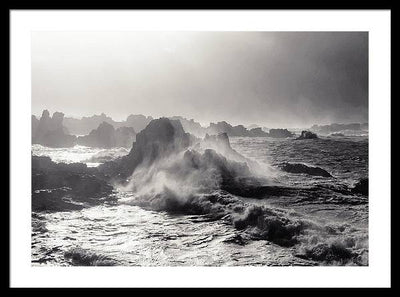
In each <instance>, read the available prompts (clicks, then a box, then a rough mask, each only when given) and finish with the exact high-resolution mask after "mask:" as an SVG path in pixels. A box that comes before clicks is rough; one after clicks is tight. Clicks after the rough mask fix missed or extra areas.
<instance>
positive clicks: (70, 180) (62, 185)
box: [32, 156, 113, 211]
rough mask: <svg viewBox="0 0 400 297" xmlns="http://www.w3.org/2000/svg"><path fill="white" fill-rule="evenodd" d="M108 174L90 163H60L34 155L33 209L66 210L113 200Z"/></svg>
mask: <svg viewBox="0 0 400 297" xmlns="http://www.w3.org/2000/svg"><path fill="white" fill-rule="evenodd" d="M112 191H113V187H112V186H111V185H110V184H109V183H108V182H107V177H106V176H104V175H103V174H102V173H100V172H99V171H98V170H97V169H96V168H88V167H87V166H86V164H82V163H74V164H63V163H60V164H57V163H54V162H53V161H51V159H50V158H49V157H38V156H32V210H34V211H65V210H73V209H82V208H84V207H86V206H90V205H97V204H99V203H102V202H104V201H109V200H110V199H111V198H112V197H110V195H111V194H112Z"/></svg>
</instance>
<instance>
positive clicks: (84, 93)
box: [31, 32, 368, 266]
mask: <svg viewBox="0 0 400 297" xmlns="http://www.w3.org/2000/svg"><path fill="white" fill-rule="evenodd" d="M31 50H32V113H33V114H32V265H89V266H99V265H122V266H130V265H134V266H153V265H154V266H187V265H189V266H227V265H228V266H230V265H238V266H245V265H267V266H270V265H273V266H292V265H301V266H304V265H307V266H314V265H360V266H364V265H368V33H367V32H95V33H93V32H33V33H32V49H31Z"/></svg>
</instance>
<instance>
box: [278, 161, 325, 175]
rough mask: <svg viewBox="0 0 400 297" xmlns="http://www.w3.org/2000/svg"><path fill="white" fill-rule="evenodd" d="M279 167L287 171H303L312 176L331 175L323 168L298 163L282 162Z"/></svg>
mask: <svg viewBox="0 0 400 297" xmlns="http://www.w3.org/2000/svg"><path fill="white" fill-rule="evenodd" d="M280 168H281V169H282V170H283V171H286V172H289V173H305V174H308V175H314V176H323V177H332V175H331V174H330V173H329V172H328V171H326V170H325V169H322V168H320V167H312V166H307V165H304V164H299V163H284V164H282V165H281V166H280Z"/></svg>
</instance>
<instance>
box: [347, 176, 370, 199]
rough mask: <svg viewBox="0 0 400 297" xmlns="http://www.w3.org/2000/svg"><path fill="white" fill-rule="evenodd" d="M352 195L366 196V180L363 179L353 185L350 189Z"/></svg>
mask: <svg viewBox="0 0 400 297" xmlns="http://www.w3.org/2000/svg"><path fill="white" fill-rule="evenodd" d="M351 191H352V192H353V193H357V194H362V195H366V196H367V195H368V178H363V179H361V180H359V181H358V182H357V183H356V184H355V185H354V188H352V189H351Z"/></svg>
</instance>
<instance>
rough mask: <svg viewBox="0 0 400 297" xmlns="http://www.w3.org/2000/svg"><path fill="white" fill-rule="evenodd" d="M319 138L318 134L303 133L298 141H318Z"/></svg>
mask: <svg viewBox="0 0 400 297" xmlns="http://www.w3.org/2000/svg"><path fill="white" fill-rule="evenodd" d="M316 138H318V136H317V134H315V133H312V132H311V131H301V135H300V136H299V137H297V138H296V139H297V140H301V139H316Z"/></svg>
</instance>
